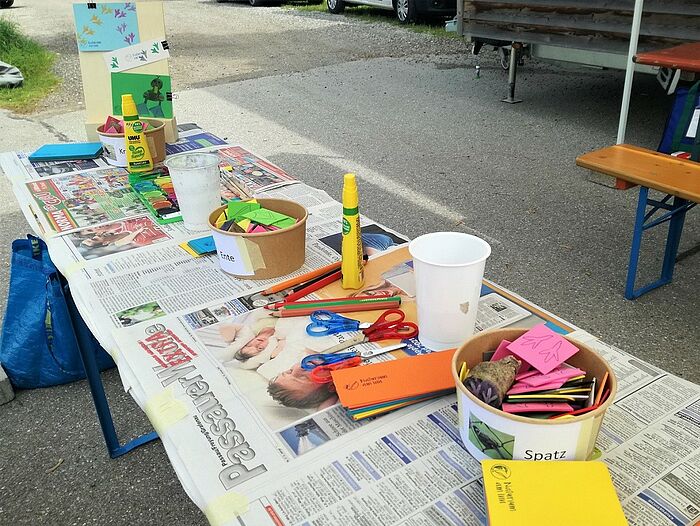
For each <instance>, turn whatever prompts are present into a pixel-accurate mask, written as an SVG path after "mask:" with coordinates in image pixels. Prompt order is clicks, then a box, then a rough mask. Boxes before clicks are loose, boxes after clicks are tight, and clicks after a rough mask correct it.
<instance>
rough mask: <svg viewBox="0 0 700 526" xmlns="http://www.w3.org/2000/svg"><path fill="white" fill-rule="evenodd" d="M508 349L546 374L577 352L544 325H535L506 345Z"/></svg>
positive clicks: (572, 345)
mask: <svg viewBox="0 0 700 526" xmlns="http://www.w3.org/2000/svg"><path fill="white" fill-rule="evenodd" d="M508 350H509V351H510V352H512V353H513V354H514V355H515V356H517V357H518V358H520V359H522V360H525V361H526V362H527V363H529V364H530V365H532V366H533V367H534V368H535V369H537V370H538V371H539V372H541V373H542V374H547V373H548V372H550V371H552V370H553V369H555V368H556V367H557V365H559V364H561V363H563V362H564V361H565V360H567V359H568V358H570V357H572V356H573V355H574V354H576V353H577V352H578V348H577V347H576V346H575V345H574V344H573V343H571V342H570V341H568V340H566V339H564V338H563V337H562V336H561V335H559V334H557V333H556V332H554V331H553V330H552V329H549V328H547V327H546V326H545V324H544V323H542V324H540V325H537V326H535V327H533V328H532V329H530V330H529V331H527V332H526V333H525V334H523V335H522V336H521V337H520V338H518V339H517V340H515V341H514V342H513V343H511V344H510V345H509V346H508Z"/></svg>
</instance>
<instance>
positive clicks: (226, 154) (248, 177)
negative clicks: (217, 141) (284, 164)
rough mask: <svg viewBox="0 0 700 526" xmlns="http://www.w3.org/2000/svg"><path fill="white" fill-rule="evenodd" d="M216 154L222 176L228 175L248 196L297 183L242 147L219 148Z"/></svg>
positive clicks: (268, 162)
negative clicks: (219, 160) (219, 159)
mask: <svg viewBox="0 0 700 526" xmlns="http://www.w3.org/2000/svg"><path fill="white" fill-rule="evenodd" d="M216 152H217V153H218V154H219V157H220V158H221V163H220V164H219V166H220V167H221V171H222V174H224V175H225V174H226V173H229V174H230V175H231V177H232V178H233V179H234V180H235V182H236V184H237V185H238V186H240V187H242V188H243V189H244V190H245V191H246V192H247V193H248V194H249V195H254V194H257V193H258V192H263V191H265V190H272V189H273V188H278V187H280V186H285V185H288V184H294V183H298V182H299V181H298V179H295V178H294V177H292V176H291V175H289V174H288V173H287V172H285V171H284V170H283V169H282V168H280V167H279V166H275V165H274V164H272V163H271V162H270V161H268V160H267V159H263V158H262V157H259V156H257V155H255V154H254V153H252V152H250V151H248V150H247V149H245V148H244V147H243V146H240V145H236V146H228V147H224V148H219V149H217V150H216Z"/></svg>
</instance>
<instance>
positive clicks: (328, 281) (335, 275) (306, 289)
mask: <svg viewBox="0 0 700 526" xmlns="http://www.w3.org/2000/svg"><path fill="white" fill-rule="evenodd" d="M340 276H341V273H340V271H339V270H338V271H337V272H334V273H333V274H331V275H329V276H326V277H325V278H323V279H321V280H318V281H316V282H314V283H312V284H311V285H309V286H308V287H304V288H303V289H300V290H298V291H296V292H292V293H291V294H290V295H289V296H285V298H284V301H294V300H297V299H299V298H303V297H304V296H306V295H308V294H311V293H312V292H316V291H317V290H318V289H322V288H323V287H325V286H326V285H330V284H331V283H334V282H336V281H338V280H339V279H340Z"/></svg>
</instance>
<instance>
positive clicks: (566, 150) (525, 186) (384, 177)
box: [0, 0, 700, 526]
mask: <svg viewBox="0 0 700 526" xmlns="http://www.w3.org/2000/svg"><path fill="white" fill-rule="evenodd" d="M49 5H50V6H53V8H54V9H57V10H58V9H59V8H61V6H64V7H65V6H67V5H69V4H68V3H67V2H58V3H56V0H52V3H49ZM175 6H177V8H178V11H177V14H176V15H174V14H169V15H167V16H168V17H169V19H171V20H174V21H175V22H174V23H175V24H179V23H183V24H184V22H177V20H179V19H180V18H186V14H187V11H185V10H186V9H193V10H194V9H200V10H202V11H203V12H206V13H208V14H207V16H212V17H214V16H216V13H222V12H224V11H215V10H216V9H218V8H219V7H220V8H221V9H225V10H227V11H225V12H227V13H229V12H230V13H232V14H235V15H236V17H240V18H238V20H243V21H244V22H245V24H240V26H241V27H245V29H241V31H242V32H243V33H244V34H258V33H257V32H256V31H253V30H252V29H251V24H258V27H260V28H261V29H260V31H261V34H264V33H265V31H268V33H269V34H270V36H269V38H268V39H267V40H266V39H263V38H261V37H260V36H259V35H258V37H257V38H259V40H257V43H258V44H259V49H256V50H255V51H253V50H252V49H250V48H248V47H242V48H241V49H237V48H236V47H235V46H233V45H232V46H231V50H230V54H231V58H230V61H231V62H230V64H233V63H234V61H235V63H236V64H239V67H243V66H240V64H245V63H248V64H249V65H250V64H253V63H254V64H255V67H248V69H247V70H246V72H245V73H240V74H241V77H240V78H232V77H231V75H227V69H226V68H227V67H228V66H227V64H229V62H228V61H229V58H227V57H226V56H224V54H223V53H221V54H219V55H212V57H211V63H209V64H207V65H206V66H202V68H203V70H204V71H201V72H199V73H196V74H195V75H197V74H199V75H200V78H199V79H198V80H197V81H196V82H194V81H192V83H191V84H190V85H188V84H186V83H184V85H187V86H194V85H195V84H196V85H197V86H199V87H192V89H180V88H178V90H179V92H178V93H177V99H176V103H175V104H176V106H175V108H176V112H177V116H178V120H179V121H180V122H187V121H195V122H198V123H199V124H200V125H201V126H203V127H204V128H206V129H208V130H210V131H212V132H214V133H217V134H218V135H221V136H224V137H228V138H229V140H230V141H232V142H241V143H243V144H245V145H247V146H249V147H250V148H251V149H252V150H253V151H255V152H259V153H260V154H262V155H264V156H266V157H268V158H270V159H271V160H272V161H273V162H275V163H277V164H279V165H280V166H282V167H283V168H285V169H286V170H287V171H289V172H290V173H291V174H293V175H295V176H297V177H299V178H300V179H302V180H303V181H305V182H306V183H308V184H310V185H312V186H316V187H319V188H322V189H324V190H326V191H327V192H328V193H329V194H331V195H332V196H335V197H339V196H340V187H341V177H342V174H343V173H344V172H345V171H349V170H352V171H355V172H357V174H358V176H359V178H360V183H359V184H360V196H361V210H362V212H363V213H364V214H366V215H367V216H369V217H372V218H373V219H375V220H376V221H378V222H381V223H384V224H386V225H387V226H389V227H391V228H394V229H396V230H398V231H400V232H403V233H405V234H407V235H409V236H411V237H415V236H417V235H419V234H422V233H425V232H430V231H435V230H457V231H464V232H470V233H476V234H477V235H481V236H482V237H484V238H485V239H487V240H488V241H489V242H490V243H491V245H492V248H493V253H492V256H491V258H490V259H489V260H488V262H487V266H486V276H487V277H488V278H491V279H493V280H495V281H496V282H498V283H499V284H501V285H502V286H504V287H506V288H509V289H511V290H513V291H515V292H517V293H519V294H521V295H522V296H524V297H526V298H528V299H530V300H532V301H534V302H535V303H537V304H539V305H540V306H541V307H543V308H545V309H548V310H550V311H552V312H554V313H556V314H558V315H560V316H561V317H563V318H565V319H567V320H569V321H571V322H572V323H574V324H575V325H577V326H579V327H581V328H584V329H586V330H588V331H589V332H591V333H593V334H595V335H596V336H599V337H601V338H602V339H603V340H605V341H606V342H608V343H610V344H613V345H616V346H618V347H620V348H621V349H623V350H625V351H628V352H630V353H632V354H634V355H636V356H638V357H639V358H642V359H644V360H648V361H650V362H652V363H653V364H655V365H658V366H660V367H662V368H664V369H666V370H669V371H671V372H673V373H674V374H677V375H679V376H683V377H685V378H687V379H689V380H692V381H695V382H698V381H700V367H699V364H698V359H697V350H696V349H697V340H698V337H700V331H699V330H698V322H697V320H698V314H700V308H699V305H698V292H699V291H700V286H699V285H700V273H699V272H698V260H699V258H700V255H698V254H695V255H693V256H690V257H688V258H686V259H684V260H683V261H681V262H680V263H679V264H678V265H677V267H676V275H675V277H674V281H673V283H672V284H670V285H668V286H666V287H664V288H662V289H660V290H657V291H654V292H652V293H649V294H647V295H646V296H644V297H642V298H640V299H638V300H636V301H627V300H625V299H624V298H623V296H622V291H623V283H624V278H625V272H626V268H627V257H628V251H629V243H630V237H631V231H632V222H633V214H634V209H635V204H636V191H634V190H632V191H627V192H619V191H614V190H611V189H609V188H606V187H603V186H600V185H596V184H593V183H591V182H589V181H588V180H587V175H588V174H587V172H586V171H584V170H582V169H579V168H577V167H576V166H575V165H574V159H575V157H576V156H577V155H578V154H580V153H582V152H586V151H589V150H591V149H594V148H598V147H602V146H605V145H609V144H612V143H613V142H614V139H615V132H616V129H617V117H618V112H619V101H620V93H621V88H622V74H621V73H620V72H613V71H601V70H597V69H589V68H582V67H573V66H561V65H551V64H541V63H533V62H528V63H527V64H526V66H525V67H524V68H523V69H522V70H521V71H520V75H519V80H518V95H519V96H520V97H521V98H522V99H524V102H523V103H522V104H519V105H513V106H511V105H506V104H503V103H501V102H500V98H501V97H502V96H504V95H505V91H506V73H505V72H504V71H502V70H501V69H500V66H499V65H498V61H497V56H496V54H495V53H492V52H487V53H486V54H485V55H484V56H483V57H481V58H475V57H472V56H469V55H468V54H467V53H465V52H464V51H462V49H464V45H463V44H462V43H461V42H458V41H452V40H450V41H446V42H445V43H444V44H442V43H441V42H439V41H436V40H435V39H434V38H433V37H430V36H425V35H416V34H414V33H410V34H409V33H408V32H407V31H406V30H404V29H401V28H398V27H393V26H386V25H383V24H380V25H376V24H364V23H362V22H358V21H352V20H350V21H348V19H347V18H342V19H340V20H341V22H339V18H338V17H329V16H325V15H299V14H297V13H294V12H285V11H283V10H280V9H277V8H272V10H269V11H264V10H258V9H248V8H245V7H244V6H240V5H229V4H226V5H222V6H217V4H215V3H211V2H200V3H195V4H193V3H189V2H187V3H186V2H167V3H166V12H167V11H168V9H173V8H174V7H175ZM27 9H30V8H29V7H27ZM32 9H33V8H32ZM59 19H60V17H59ZM175 19H177V20H175ZM67 20H69V18H67ZM26 23H29V17H27V20H26ZM285 24H288V26H289V28H293V30H287V29H285V28H286V27H287V26H286V25H285ZM178 27H179V26H178ZM237 27H238V26H237V25H236V24H235V23H233V22H232V25H231V33H232V36H231V39H232V40H234V41H236V39H240V41H242V40H244V39H245V37H244V36H241V35H240V34H238V33H237ZM264 28H266V29H264ZM271 28H273V29H274V30H273V29H271ZM62 31H63V34H64V37H65V33H66V32H65V28H63V29H62ZM68 33H70V32H68ZM183 33H184V29H183ZM220 34H221V31H220V28H215V27H205V26H204V25H199V24H193V25H192V27H190V30H189V33H188V35H187V39H183V42H187V43H186V44H183V46H184V47H182V48H181V49H180V50H179V51H178V52H173V59H172V62H173V68H174V71H175V70H177V71H180V73H179V75H180V76H185V73H184V71H183V70H182V69H178V68H182V66H181V65H178V64H179V61H180V60H181V59H179V58H178V54H181V55H182V56H183V58H182V60H183V61H187V60H189V61H191V62H190V63H191V64H195V63H196V62H197V60H200V61H204V60H205V59H204V58H202V55H201V51H198V50H197V46H198V44H197V43H198V42H205V41H207V39H213V38H215V37H216V38H220ZM291 34H293V35H294V39H296V40H295V42H296V41H303V42H304V46H306V49H308V50H309V51H308V54H309V56H306V55H304V56H303V58H298V59H294V60H291V59H290V58H289V57H290V56H293V55H294V56H296V55H298V53H296V52H290V53H289V54H288V55H287V56H284V55H285V49H283V48H281V47H280V46H283V43H284V37H285V36H289V35H291ZM174 36H175V35H173V37H174ZM364 37H366V39H365V38H364ZM65 38H67V37H65ZM317 39H318V40H317ZM372 39H373V40H372ZM266 41H267V42H268V43H267V44H265V42H266ZM368 42H369V44H368ZM397 43H401V44H403V46H404V48H403V51H402V53H401V54H398V53H397V51H396V49H395V44H397ZM202 45H205V44H202ZM217 45H219V46H221V45H222V44H221V43H220V42H219V44H217ZM266 45H267V46H269V47H268V48H265V47H264V46H266ZM323 45H326V46H331V45H332V46H334V47H333V48H332V49H334V50H335V51H336V53H330V51H329V49H326V50H325V51H322V52H321V51H319V53H318V54H319V58H318V62H317V63H314V60H313V58H314V55H313V50H314V49H317V50H318V49H319V48H321V47H322V46H323ZM260 46H263V48H262V49H260ZM443 46H444V52H440V51H441V49H442V47H443ZM246 53H249V55H246ZM193 56H196V57H200V58H199V59H197V60H195V59H192V57H193ZM266 56H267V57H268V59H265V57H266ZM66 60H68V59H66ZM477 63H479V64H480V66H481V76H480V78H477V77H476V74H475V68H474V66H475V65H476V64H477ZM192 67H193V66H192ZM231 67H233V68H234V69H235V67H236V66H231ZM215 72H219V73H221V74H223V77H222V79H223V80H217V79H218V77H215V76H214V73H215ZM229 73H231V72H230V71H229ZM234 73H235V71H234ZM174 77H175V74H174ZM638 79H639V80H638V82H637V83H636V84H635V90H634V96H633V104H632V108H631V118H630V124H629V134H628V140H629V141H630V142H633V143H635V144H640V145H643V146H646V147H650V148H654V147H655V146H656V144H657V142H658V140H659V137H660V133H661V130H662V128H663V124H664V119H665V114H666V112H667V110H668V102H669V101H668V99H666V98H665V97H664V96H663V95H662V94H661V91H660V89H659V88H658V86H657V85H656V82H655V80H654V79H653V78H651V77H646V76H639V77H638ZM190 80H191V79H190ZM57 97H58V95H57ZM66 97H68V95H66V94H65V93H64V94H63V95H60V97H58V99H57V100H59V99H60V100H61V101H62V102H60V101H59V102H60V104H62V105H60V104H59V108H64V111H57V110H56V108H53V109H51V110H46V111H44V112H43V113H41V114H38V115H34V116H29V117H26V118H21V119H18V118H17V117H14V118H13V117H10V116H8V115H7V114H6V113H0V130H2V132H0V150H8V149H13V150H14V149H31V148H33V147H36V146H39V145H40V144H42V143H44V142H51V141H52V140H56V139H57V138H60V137H63V136H65V137H68V138H70V139H75V140H80V139H82V138H83V136H82V124H81V123H82V122H83V114H82V112H80V111H77V112H71V111H66V109H71V108H74V107H76V106H75V105H74V102H72V101H73V99H70V97H68V98H66ZM0 195H2V199H1V200H0V218H1V221H2V223H1V224H2V226H1V227H0V238H1V239H0V257H2V262H3V270H2V274H3V279H2V280H1V281H0V283H2V284H3V285H2V288H5V286H6V285H5V284H6V283H7V262H8V253H9V242H10V241H11V239H14V238H17V237H20V236H22V235H23V234H24V233H25V232H27V231H28V227H27V225H26V223H25V222H24V219H23V217H22V216H21V213H20V212H19V210H18V209H17V206H16V204H15V203H14V200H13V197H12V194H11V192H10V190H9V187H8V185H7V184H6V183H5V181H1V182H0ZM652 234H653V235H652V236H650V237H649V239H648V240H647V242H646V243H645V246H644V253H643V258H644V259H643V262H644V263H643V276H644V277H645V279H649V278H651V277H652V276H653V275H654V273H655V272H656V271H657V270H658V268H659V266H660V261H661V252H660V247H661V242H662V239H661V235H660V234H661V233H652ZM699 243H700V220H699V216H698V215H697V214H689V216H688V219H687V222H686V227H685V229H684V232H683V241H682V245H681V250H688V249H692V248H693V247H695V246H697V245H698V244H699ZM0 292H4V291H0ZM3 310H4V309H3ZM104 380H105V384H106V386H107V389H108V394H109V397H110V401H111V402H112V410H113V413H114V416H115V421H116V422H117V427H118V431H119V432H120V435H121V436H122V437H123V438H128V437H133V436H136V435H138V434H139V433H142V432H146V431H149V430H150V427H149V424H148V421H147V420H146V418H145V416H144V415H143V413H142V412H141V411H140V410H139V408H138V407H137V406H136V404H135V403H134V402H133V401H132V400H131V399H130V397H129V395H128V394H127V393H124V392H123V391H122V390H121V384H120V381H119V378H118V375H117V374H116V371H110V372H108V373H105V374H104ZM0 452H1V453H0V523H1V524H33V525H34V524H102V523H106V522H109V523H110V524H113V525H115V526H116V525H121V524H142V523H150V524H182V525H191V524H199V523H203V522H204V518H203V515H202V514H201V513H200V512H199V511H198V510H197V509H196V508H195V507H194V505H193V504H192V503H191V502H190V500H189V498H188V497H187V495H185V493H184V492H183V490H182V488H181V486H180V484H179V482H178V480H177V477H176V476H175V474H174V472H173V471H172V468H171V467H170V465H169V463H168V460H167V457H166V456H165V454H164V451H163V449H162V446H161V445H160V444H159V443H157V442H156V443H153V444H150V445H147V446H145V447H143V448H140V449H138V450H136V451H134V452H132V453H130V454H129V455H127V456H126V457H124V458H121V459H118V460H109V459H108V457H107V455H106V453H105V450H104V447H103V444H102V443H101V437H100V434H99V428H98V426H97V423H96V420H95V415H94V410H93V408H92V405H91V401H90V398H89V392H88V390H87V386H86V384H85V382H77V383H74V384H70V385H67V386H61V387H56V388H51V389H42V390H36V391H20V392H18V393H17V398H16V400H15V401H13V402H11V403H9V404H7V405H4V406H0ZM59 463H60V464H59Z"/></svg>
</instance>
